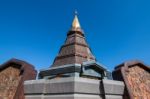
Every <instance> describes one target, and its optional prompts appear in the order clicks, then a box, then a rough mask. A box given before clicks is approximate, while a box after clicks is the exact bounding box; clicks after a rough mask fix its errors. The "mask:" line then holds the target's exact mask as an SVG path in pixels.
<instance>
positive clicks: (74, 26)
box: [72, 10, 80, 29]
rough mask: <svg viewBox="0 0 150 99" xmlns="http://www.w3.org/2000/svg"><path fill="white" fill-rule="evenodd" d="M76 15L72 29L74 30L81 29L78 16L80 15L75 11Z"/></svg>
mask: <svg viewBox="0 0 150 99" xmlns="http://www.w3.org/2000/svg"><path fill="white" fill-rule="evenodd" d="M74 14H75V17H74V19H73V22H72V28H73V29H79V28H80V23H79V20H78V16H77V14H78V12H77V10H75V12H74Z"/></svg>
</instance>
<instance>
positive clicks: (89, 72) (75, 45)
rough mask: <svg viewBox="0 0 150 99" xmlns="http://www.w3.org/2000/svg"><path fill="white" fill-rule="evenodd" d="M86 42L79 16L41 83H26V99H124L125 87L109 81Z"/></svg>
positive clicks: (41, 74)
mask: <svg viewBox="0 0 150 99" xmlns="http://www.w3.org/2000/svg"><path fill="white" fill-rule="evenodd" d="M109 78H110V73H109V72H108V71H107V69H106V68H105V66H103V65H102V64H100V63H98V62H97V61H96V58H95V57H94V55H93V54H92V51H91V49H90V47H89V45H88V44H87V42H86V40H85V33H84V32H83V30H82V28H81V25H80V22H79V20H78V16H77V14H75V16H74V19H73V22H72V25H71V29H70V30H69V31H68V33H67V38H66V41H65V43H64V44H63V45H62V46H61V48H60V51H59V54H58V55H57V56H56V58H55V59H54V62H53V64H52V65H51V66H50V67H49V68H48V69H43V70H40V73H39V79H38V80H30V81H25V83H24V88H25V89H24V90H25V96H26V99H122V95H123V91H124V84H123V82H121V81H114V80H111V79H109Z"/></svg>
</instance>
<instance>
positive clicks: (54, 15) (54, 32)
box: [0, 0, 150, 70]
mask: <svg viewBox="0 0 150 99" xmlns="http://www.w3.org/2000/svg"><path fill="white" fill-rule="evenodd" d="M149 4H150V1H149V0H1V1H0V64H2V63H4V62H5V61H7V60H9V59H11V58H17V59H21V60H25V61H27V62H29V63H31V64H33V65H34V66H35V67H36V69H38V70H39V69H42V68H48V67H49V66H50V65H51V64H52V62H53V60H54V58H55V56H56V55H57V53H58V51H59V48H60V46H61V45H62V44H63V43H64V41H65V39H66V34H67V32H68V30H69V29H70V26H71V23H72V19H73V17H74V10H75V9H77V11H78V13H79V16H78V17H79V20H80V23H81V26H82V28H83V29H84V32H85V35H86V39H87V41H88V43H89V45H90V47H91V49H92V52H93V54H94V55H95V57H96V58H97V60H98V62H100V63H102V64H104V65H105V66H106V67H107V68H108V69H109V70H113V68H114V67H115V66H116V65H118V64H120V63H122V62H124V61H128V60H134V59H138V60H141V61H143V62H144V63H145V64H148V65H149V64H150V44H149V43H150V6H149Z"/></svg>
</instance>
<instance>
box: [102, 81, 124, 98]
mask: <svg viewBox="0 0 150 99" xmlns="http://www.w3.org/2000/svg"><path fill="white" fill-rule="evenodd" d="M102 82H103V87H104V92H105V94H106V95H107V94H110V95H123V93H124V83H123V82H121V81H115V80H106V79H103V80H102Z"/></svg>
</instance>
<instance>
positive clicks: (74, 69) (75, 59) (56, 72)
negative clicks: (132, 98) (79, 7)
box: [39, 14, 108, 79]
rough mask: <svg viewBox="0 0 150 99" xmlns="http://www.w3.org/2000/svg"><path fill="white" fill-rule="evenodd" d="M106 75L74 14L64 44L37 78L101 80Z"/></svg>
mask: <svg viewBox="0 0 150 99" xmlns="http://www.w3.org/2000/svg"><path fill="white" fill-rule="evenodd" d="M107 74H108V73H107V70H106V68H104V66H103V65H102V64H99V63H97V62H96V59H95V57H94V56H93V54H92V52H91V49H90V47H89V45H88V44H87V42H86V40H85V35H84V32H83V30H82V28H81V26H80V23H79V20H78V17H77V15H76V14H75V17H74V19H73V22H72V26H71V29H70V30H69V32H68V33H67V38H66V41H65V44H64V45H62V46H61V48H60V51H59V54H58V56H56V58H55V60H54V62H53V64H52V66H51V67H50V68H49V69H47V70H41V71H40V74H39V78H46V79H51V78H55V77H74V76H75V77H77V76H78V77H79V76H84V77H90V78H97V79H102V78H104V77H107Z"/></svg>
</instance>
